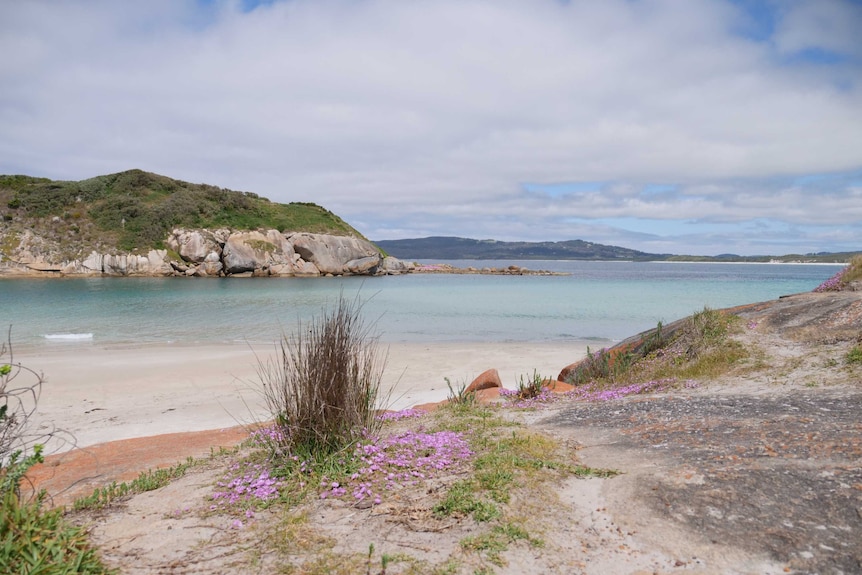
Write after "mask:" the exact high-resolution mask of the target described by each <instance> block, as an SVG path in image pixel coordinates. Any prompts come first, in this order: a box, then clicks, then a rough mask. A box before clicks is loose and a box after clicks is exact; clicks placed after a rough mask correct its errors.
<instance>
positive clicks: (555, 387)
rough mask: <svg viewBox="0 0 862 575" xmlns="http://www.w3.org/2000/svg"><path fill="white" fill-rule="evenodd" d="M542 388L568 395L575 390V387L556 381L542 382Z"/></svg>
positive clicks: (547, 380)
mask: <svg viewBox="0 0 862 575" xmlns="http://www.w3.org/2000/svg"><path fill="white" fill-rule="evenodd" d="M542 387H544V388H545V389H547V390H550V391H553V392H554V393H568V392H570V391H574V390H575V386H574V385H569V384H568V383H565V382H562V381H558V380H556V379H546V380H545V381H543V382H542Z"/></svg>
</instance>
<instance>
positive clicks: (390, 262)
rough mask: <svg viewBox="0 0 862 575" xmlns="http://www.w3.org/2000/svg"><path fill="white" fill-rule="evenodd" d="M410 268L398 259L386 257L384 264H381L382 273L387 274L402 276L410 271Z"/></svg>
mask: <svg viewBox="0 0 862 575" xmlns="http://www.w3.org/2000/svg"><path fill="white" fill-rule="evenodd" d="M410 269H411V268H410V266H408V265H407V264H405V263H404V262H402V261H401V260H399V259H398V258H393V257H392V256H386V257H385V258H383V262H382V263H381V264H380V271H381V272H383V273H387V274H400V273H405V272H409V271H410Z"/></svg>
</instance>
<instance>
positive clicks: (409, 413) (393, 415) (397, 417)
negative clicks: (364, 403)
mask: <svg viewBox="0 0 862 575" xmlns="http://www.w3.org/2000/svg"><path fill="white" fill-rule="evenodd" d="M425 413H426V412H424V411H422V410H421V409H413V408H410V409H402V410H401V411H386V412H384V413H381V414H380V415H378V416H377V419H378V420H380V421H401V420H402V419H411V418H414V417H422V416H423V415H425Z"/></svg>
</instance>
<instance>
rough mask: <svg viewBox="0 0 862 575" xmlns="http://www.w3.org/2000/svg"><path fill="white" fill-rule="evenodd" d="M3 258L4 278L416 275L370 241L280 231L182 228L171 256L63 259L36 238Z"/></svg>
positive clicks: (24, 237)
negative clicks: (406, 273)
mask: <svg viewBox="0 0 862 575" xmlns="http://www.w3.org/2000/svg"><path fill="white" fill-rule="evenodd" d="M6 242H7V245H6V246H4V247H5V249H4V251H3V253H4V254H5V255H2V254H0V275H19V276H46V275H51V276H93V275H97V276H100V275H106V276H189V277H219V276H234V277H266V276H301V277H316V276H320V275H349V274H353V275H385V274H398V273H403V272H408V271H411V267H409V266H408V265H406V264H404V263H403V262H401V261H399V260H397V259H395V258H390V257H387V258H384V257H383V256H382V254H381V253H380V252H379V250H378V249H377V248H376V247H375V246H374V244H372V243H371V242H369V241H367V240H364V239H361V238H356V237H344V236H334V235H328V234H312V233H306V232H298V233H295V232H288V233H282V232H279V231H277V230H254V231H234V230H228V229H219V230H200V229H195V230H188V229H175V230H173V231H172V232H171V233H170V234H169V236H168V238H167V239H166V240H165V244H166V245H167V247H168V249H166V250H151V251H149V252H148V253H147V254H145V255H144V254H134V253H115V252H107V253H103V252H97V251H93V252H91V253H90V254H88V255H87V256H85V257H81V258H77V259H71V260H69V259H62V258H60V257H57V256H56V253H57V250H56V246H53V247H52V246H51V245H50V242H45V241H44V240H42V238H39V237H38V236H35V235H34V234H32V233H30V232H26V233H24V234H21V236H20V237H18V238H17V245H11V246H10V245H9V241H8V239H7V240H6Z"/></svg>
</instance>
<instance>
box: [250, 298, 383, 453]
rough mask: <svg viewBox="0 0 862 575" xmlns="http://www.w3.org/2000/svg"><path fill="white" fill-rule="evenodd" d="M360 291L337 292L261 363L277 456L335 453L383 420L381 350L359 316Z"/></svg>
mask: <svg viewBox="0 0 862 575" xmlns="http://www.w3.org/2000/svg"><path fill="white" fill-rule="evenodd" d="M361 311H362V305H361V303H360V302H359V300H358V298H357V299H354V300H352V301H348V300H346V299H345V298H344V296H343V294H342V295H340V296H339V298H338V301H337V303H336V305H335V306H334V308H332V309H328V310H327V309H324V310H323V312H322V314H321V315H320V316H319V317H317V318H314V319H312V320H311V322H310V323H309V324H300V325H299V327H298V328H297V330H296V332H295V333H294V334H293V335H291V336H285V337H283V338H282V339H281V341H280V343H279V345H278V353H277V356H276V358H275V359H270V360H269V361H266V362H259V364H258V376H259V377H260V380H261V383H262V388H263V389H262V392H263V396H264V399H265V401H266V405H267V408H268V409H269V412H270V414H271V415H272V419H273V421H274V423H275V426H276V428H277V431H278V432H277V433H272V434H270V437H271V438H272V439H271V441H270V444H271V445H270V447H272V448H274V451H275V452H276V454H277V455H281V456H288V455H309V456H312V457H313V458H314V459H317V458H320V457H321V456H326V455H328V454H334V453H338V452H340V451H343V450H344V449H345V448H347V447H349V446H350V445H352V444H353V443H354V442H355V441H356V440H357V439H359V438H360V437H362V436H363V435H365V434H374V433H376V432H377V431H379V429H380V426H381V424H382V422H381V420H380V419H379V418H377V417H376V416H377V414H378V398H379V394H380V385H381V381H382V378H383V371H384V368H385V365H386V354H384V353H381V351H380V347H379V336H377V335H375V334H374V333H373V332H372V326H369V325H366V324H365V323H364V321H363V318H362V315H361Z"/></svg>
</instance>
